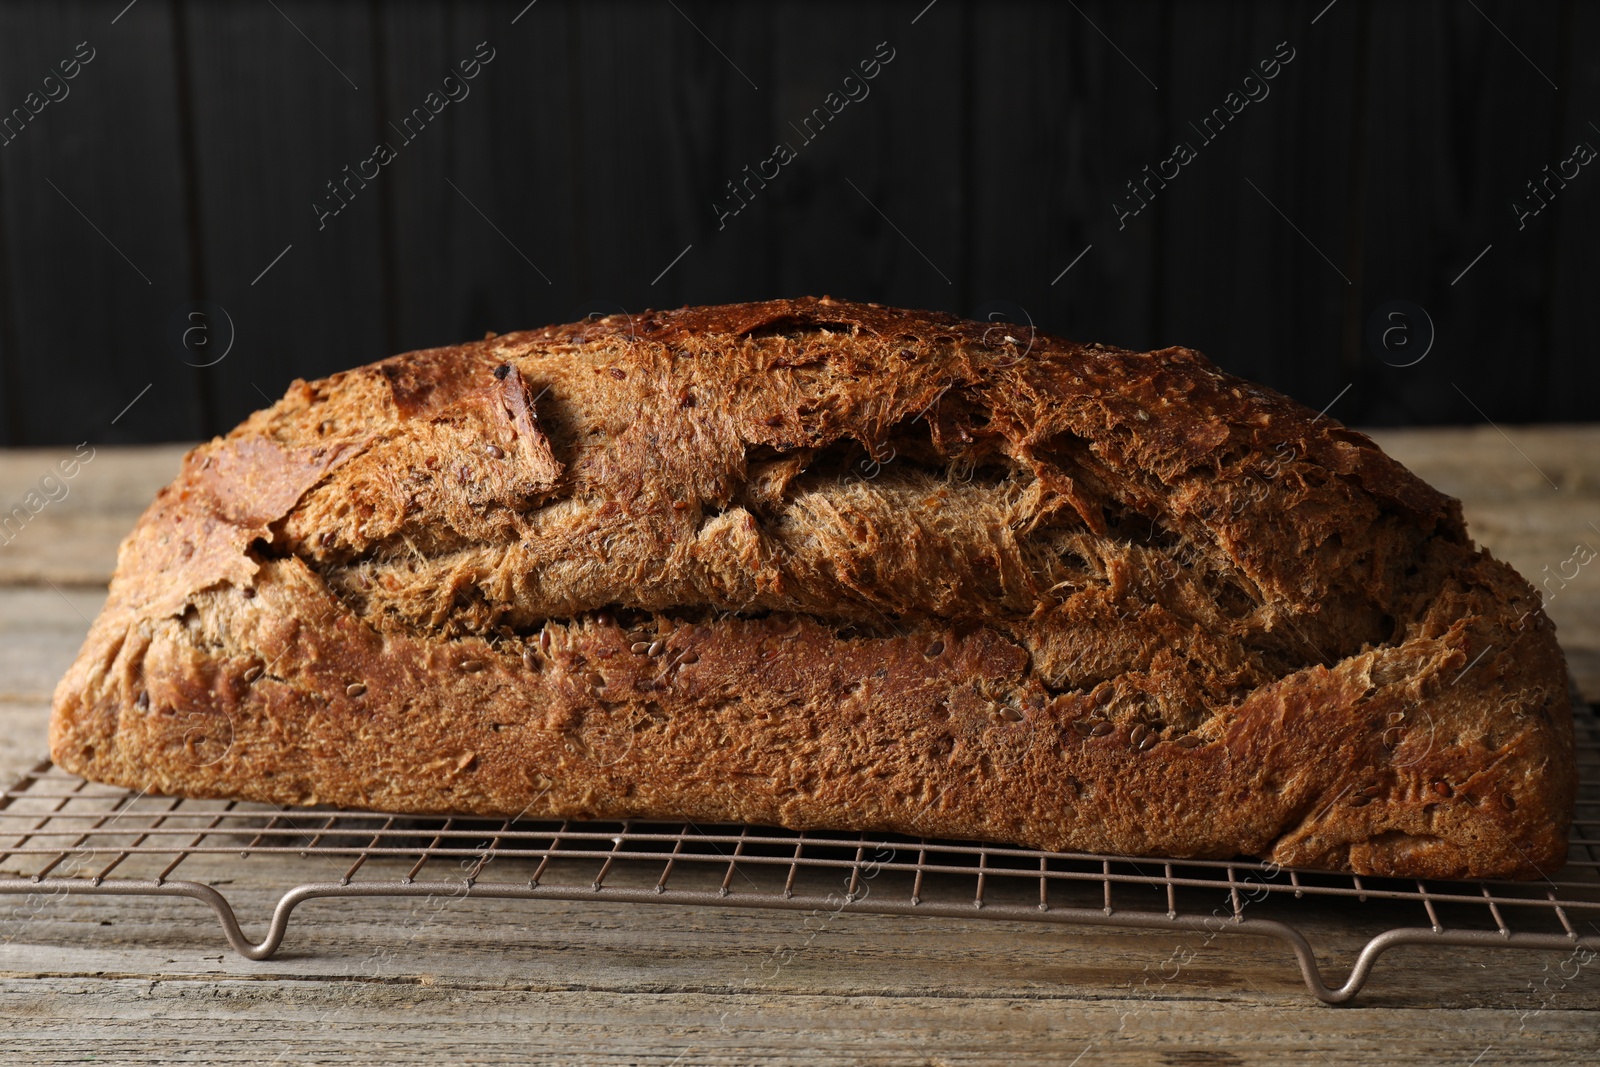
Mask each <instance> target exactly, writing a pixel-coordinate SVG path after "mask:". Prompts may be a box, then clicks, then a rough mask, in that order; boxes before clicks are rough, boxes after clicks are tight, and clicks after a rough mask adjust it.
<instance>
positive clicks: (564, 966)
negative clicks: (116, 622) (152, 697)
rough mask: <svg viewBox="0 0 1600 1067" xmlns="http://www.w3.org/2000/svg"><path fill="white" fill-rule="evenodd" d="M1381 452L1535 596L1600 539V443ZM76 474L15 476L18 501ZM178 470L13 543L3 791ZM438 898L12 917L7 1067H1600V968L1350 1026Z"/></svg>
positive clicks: (1379, 1011)
mask: <svg viewBox="0 0 1600 1067" xmlns="http://www.w3.org/2000/svg"><path fill="white" fill-rule="evenodd" d="M1375 436H1377V437H1378V439H1379V440H1380V442H1381V443H1382V444H1383V445H1384V447H1385V448H1387V449H1389V450H1390V451H1391V452H1392V453H1393V454H1395V455H1396V456H1398V457H1399V458H1400V459H1401V460H1402V461H1403V462H1405V463H1407V464H1408V465H1409V466H1411V467H1412V468H1413V469H1414V470H1416V471H1417V472H1418V473H1420V474H1422V475H1423V476H1424V477H1425V478H1427V479H1428V480H1430V481H1432V482H1433V483H1434V484H1435V485H1438V486H1439V487H1440V488H1442V489H1444V490H1446V491H1447V492H1450V493H1454V494H1455V495H1457V496H1459V497H1461V498H1462V499H1463V500H1464V501H1465V502H1466V510H1467V516H1468V519H1469V522H1470V523H1471V527H1472V531H1473V533H1474V535H1475V536H1476V537H1477V538H1478V540H1479V541H1481V542H1482V543H1484V544H1486V545H1488V546H1489V547H1490V548H1491V549H1492V550H1493V551H1494V553H1495V554H1496V555H1497V556H1501V557H1503V558H1505V559H1508V560H1510V561H1511V562H1512V563H1513V564H1514V565H1515V566H1516V567H1517V568H1518V569H1519V570H1521V571H1522V573H1523V574H1524V575H1527V576H1528V577H1530V578H1531V579H1532V580H1534V581H1535V582H1536V583H1538V582H1539V581H1541V579H1543V578H1544V577H1545V576H1547V575H1552V574H1559V573H1560V571H1561V569H1562V564H1563V562H1564V561H1566V560H1568V559H1569V557H1571V556H1572V554H1573V549H1574V547H1575V546H1576V545H1578V544H1588V545H1593V546H1596V547H1600V427H1558V428H1544V429H1528V430H1518V429H1507V430H1506V431H1505V432H1504V433H1502V432H1501V431H1499V430H1496V429H1494V428H1489V427H1484V428H1478V429H1467V430H1429V431H1385V432H1381V433H1378V434H1376V435H1375ZM70 451H71V450H70V449H59V450H56V449H52V450H42V451H29V452H11V453H5V454H0V502H4V503H5V507H6V508H7V509H9V508H10V507H11V506H12V504H13V503H15V502H20V501H21V500H22V498H23V497H24V495H25V494H26V493H27V492H28V491H29V489H32V488H34V487H36V486H37V483H38V480H39V478H40V477H41V476H42V475H44V474H46V473H49V471H50V470H51V468H52V466H53V465H54V464H55V463H56V462H57V461H58V460H60V459H61V458H63V457H64V456H66V455H67V454H69V453H70ZM181 454H182V449H181V448H177V447H164V448H142V449H121V450H118V449H110V448H102V449H100V450H99V451H98V452H97V453H96V454H95V457H94V459H93V460H92V461H91V462H90V464H89V465H88V466H86V467H84V468H83V469H82V471H81V472H80V473H79V475H78V476H77V477H76V478H75V479H73V480H72V481H71V482H70V483H68V485H69V493H68V495H67V496H66V497H65V498H64V499H61V500H58V501H53V502H50V503H48V504H47V505H46V506H45V507H44V508H43V509H42V510H41V511H39V513H38V514H37V515H35V516H34V517H33V518H32V519H31V520H30V521H29V522H28V523H27V524H26V525H25V526H24V527H23V528H22V529H21V530H20V531H18V532H16V535H15V537H14V538H13V539H12V540H11V541H10V542H9V543H7V544H4V545H0V602H3V604H4V608H5V610H4V611H0V629H3V634H4V636H3V639H0V668H3V669H0V773H4V774H5V775H6V777H7V778H8V779H9V778H10V777H11V776H13V775H15V774H16V773H17V772H19V771H21V770H22V769H24V768H25V767H27V766H28V765H30V764H31V763H33V762H34V761H35V760H36V759H38V758H39V756H41V755H42V754H43V753H44V751H45V729H46V720H47V716H48V701H49V695H50V692H51V689H52V688H53V687H54V684H55V681H56V679H57V677H59V676H60V674H61V672H62V671H63V669H64V668H65V667H66V665H67V664H68V662H69V661H70V660H71V658H72V656H73V654H74V653H75V652H76V650H77V647H78V644H79V642H80V641H81V640H82V637H83V634H84V632H85V631H86V630H87V628H88V626H89V622H90V620H91V619H93V617H94V615H95V613H96V611H98V609H99V605H100V602H101V600H102V599H103V597H104V583H105V582H106V580H107V578H108V577H109V575H110V571H111V568H112V565H113V562H114V558H115V545H116V541H117V539H118V538H119V537H120V536H121V535H122V534H123V533H124V532H126V530H127V529H128V528H129V526H131V524H132V523H133V521H134V519H135V517H136V516H137V514H138V512H139V510H140V509H141V508H143V506H144V505H145V504H146V503H147V502H148V501H149V499H150V498H151V496H153V494H154V493H155V491H156V489H157V488H159V487H160V486H161V485H162V484H164V483H165V482H166V481H167V480H168V479H169V478H170V477H171V476H172V475H173V473H174V472H175V471H176V470H177V466H178V460H179V457H180V456H181ZM58 495H59V494H58ZM1546 568H1549V570H1548V571H1547V570H1546ZM1570 572H1571V568H1570V566H1569V567H1568V568H1567V573H1570ZM1548 588H1549V589H1551V590H1553V591H1554V595H1553V597H1551V599H1550V600H1549V604H1548V607H1549V612H1550V614H1551V615H1552V616H1553V617H1554V619H1555V620H1556V622H1557V624H1558V626H1559V634H1560V636H1561V639H1562V641H1563V644H1564V645H1565V647H1566V649H1567V654H1568V658H1569V662H1570V663H1571V665H1572V668H1573V671H1574V674H1575V676H1576V677H1577V679H1578V681H1579V684H1580V686H1581V688H1582V689H1583V691H1584V692H1585V693H1586V694H1587V696H1588V697H1589V698H1590V699H1597V698H1600V565H1594V566H1589V567H1586V568H1584V569H1583V570H1582V571H1581V572H1580V573H1579V574H1578V575H1577V576H1576V577H1575V578H1572V579H1571V580H1570V581H1568V582H1566V584H1565V585H1560V586H1558V585H1557V584H1556V582H1554V581H1552V582H1551V583H1550V585H1549V587H1548ZM270 903H271V902H270V900H267V899H259V900H257V899H252V898H251V897H249V896H248V895H246V896H244V897H243V898H242V899H241V900H240V905H241V909H242V911H243V913H244V915H243V917H244V918H246V919H247V920H249V921H251V922H256V923H259V920H260V918H261V917H262V916H264V915H265V914H266V911H267V909H268V906H269V905H270ZM417 903H418V902H416V901H413V900H395V899H389V900H383V899H378V900H369V901H358V900H341V901H326V902H316V903H313V904H310V905H307V906H306V907H305V908H303V909H302V910H301V911H300V912H298V913H297V915H296V919H295V924H294V926H293V928H292V932H291V935H290V940H289V942H288V944H286V946H285V948H284V949H283V951H282V952H280V954H279V955H278V956H276V957H274V958H273V959H272V960H270V961H268V962H265V963H251V962H248V961H246V960H244V959H242V958H240V957H238V956H235V955H234V954H233V953H232V952H231V951H229V950H228V949H227V948H226V946H225V944H224V942H223V941H222V938H221V935H220V932H219V931H218V929H217V927H216V925H215V920H214V919H213V917H212V916H211V914H210V912H209V911H207V910H206V909H204V908H202V907H200V906H199V905H197V904H194V903H193V902H190V901H175V900H151V899H145V898H137V897H130V898H114V899H112V898H69V899H65V900H55V901H52V902H51V903H50V906H49V907H48V908H46V909H44V910H42V911H40V912H39V913H38V914H37V915H36V916H33V917H31V918H18V917H17V913H15V912H13V911H12V910H11V902H10V901H6V900H0V907H4V908H5V915H6V916H7V917H8V918H7V921H6V922H4V923H0V927H3V930H0V939H3V940H4V944H3V945H0V1048H5V1049H6V1050H7V1053H6V1057H5V1058H6V1060H7V1061H8V1062H18V1063H64V1062H69V1061H70V1062H74V1063H77V1062H82V1061H83V1060H85V1059H89V1058H92V1059H94V1060H95V1061H96V1062H127V1063H151V1064H167V1063H174V1062H188V1061H191V1060H194V1061H207V1062H212V1061H214V1062H227V1063H267V1062H271V1063H278V1064H300V1063H330V1062H331V1063H342V1062H369V1061H382V1062H389V1063H429V1064H438V1063H448V1062H462V1063H467V1062H488V1063H526V1062H539V1061H550V1060H555V1061H559V1062H574V1061H579V1062H596V1063H618V1064H622V1063H649V1064H680V1065H684V1067H687V1065H689V1064H697V1063H717V1064H724V1063H726V1064H734V1063H748V1062H755V1061H759V1062H829V1063H874V1064H875V1063H896V1064H901V1063H906V1064H930V1065H931V1064H956V1063H973V1064H978V1063H983V1064H989V1063H995V1062H997V1061H1004V1062H1007V1063H1012V1064H1023V1063H1052V1064H1063V1065H1065V1064H1073V1063H1077V1064H1081V1065H1082V1067H1090V1065H1094V1064H1108V1063H1118V1064H1120V1063H1152V1062H1153V1063H1162V1064H1254V1063H1262V1064H1265V1063H1285V1064H1289V1063H1316V1064H1330V1065H1331V1064H1358V1063H1359V1064H1363V1065H1370V1064H1381V1063H1401V1062H1427V1063H1436V1064H1460V1065H1463V1067H1465V1065H1468V1064H1480V1065H1484V1067H1487V1065H1490V1064H1502V1063H1593V1062H1596V1060H1597V1059H1600V978H1597V977H1596V974H1597V972H1600V961H1596V963H1592V964H1590V965H1588V966H1587V967H1585V968H1582V969H1581V970H1579V972H1578V973H1577V974H1576V975H1575V976H1574V977H1571V978H1567V977H1564V976H1562V975H1560V974H1558V970H1559V966H1558V965H1559V964H1560V963H1561V958H1560V956H1558V955H1557V954H1553V953H1552V954H1545V953H1526V954H1525V953H1510V952H1494V951H1489V950H1450V951H1448V952H1443V951H1439V950H1423V949H1398V950H1395V951H1393V952H1391V953H1390V954H1388V955H1386V956H1385V957H1384V958H1383V959H1382V960H1381V961H1380V963H1379V965H1378V968H1377V970H1376V972H1375V973H1374V976H1373V978H1372V980H1371V982H1370V983H1369V984H1368V986H1367V990H1366V991H1365V992H1364V993H1363V994H1362V995H1361V996H1360V997H1359V998H1358V1000H1357V1002H1356V1005H1355V1006H1352V1007H1346V1008H1328V1007H1323V1006H1321V1005H1320V1004H1318V1003H1316V1002H1315V1001H1314V1000H1312V999H1311V997H1310V996H1309V995H1308V994H1307V992H1306V990H1305V987H1304V986H1303V985H1302V984H1301V981H1300V978H1299V975H1298V972H1297V971H1296V970H1295V968H1294V966H1293V963H1292V960H1291V958H1290V956H1289V954H1288V953H1287V951H1285V950H1284V949H1283V948H1282V947H1281V946H1280V945H1278V944H1277V943H1273V942H1264V941H1263V942H1257V941H1255V940H1254V939H1247V938H1237V939H1219V940H1218V941H1217V942H1215V943H1213V944H1212V945H1210V946H1208V947H1206V948H1205V949H1204V950H1203V951H1201V952H1199V954H1198V955H1197V956H1196V958H1195V959H1194V960H1193V962H1192V963H1191V964H1189V965H1188V966H1187V967H1186V968H1184V969H1183V970H1182V972H1181V973H1180V974H1179V975H1178V977H1177V978H1176V979H1175V980H1173V981H1170V982H1157V983H1152V984H1151V986H1150V987H1146V986H1145V985H1144V984H1143V979H1144V978H1145V977H1147V976H1148V975H1149V974H1151V973H1152V972H1151V970H1149V968H1152V967H1155V966H1157V965H1159V964H1160V963H1161V961H1163V960H1164V959H1167V958H1168V957H1169V956H1170V955H1171V953H1172V952H1173V950H1174V949H1175V948H1176V947H1179V946H1176V945H1175V944H1174V943H1173V942H1174V941H1175V940H1176V939H1175V938H1174V937H1173V936H1172V935H1168V934H1150V933H1138V932H1134V931H1127V930H1111V929H1094V928H1073V927H1055V926H1044V925H1036V924H1028V923H1002V922H994V921H978V920H964V919H933V918H924V917H917V916H907V917H876V916H862V915H841V916H838V917H837V918H835V919H833V920H832V921H829V922H826V923H824V924H821V928H820V929H816V927H817V925H818V924H817V923H816V922H815V921H813V922H812V923H811V925H810V926H809V927H808V926H806V925H804V917H803V916H802V915H799V914H796V913H790V912H764V911H736V910H732V909H728V910H722V909H705V908H681V907H669V906H663V905H642V906H629V907H612V908H604V907H597V906H595V905H579V904H562V903H555V902H545V901H540V902H527V901H522V902H518V901H501V902H494V901H476V900H474V901H470V902H456V903H454V904H453V905H452V907H450V908H449V909H448V910H445V911H442V912H441V913H439V914H438V915H434V916H429V917H428V921H426V922H417V921H416V918H415V916H416V911H417V908H416V905H417ZM1384 919H1385V915H1384V913H1383V912H1382V910H1381V909H1377V910H1368V909H1367V908H1366V907H1359V908H1358V907H1351V908H1349V909H1347V913H1346V914H1339V913H1337V912H1335V911H1333V910H1330V909H1327V908H1323V909H1322V910H1321V911H1319V913H1318V916H1317V918H1316V919H1315V920H1314V921H1310V922H1307V923H1306V925H1307V926H1308V927H1309V928H1312V929H1313V931H1314V943H1315V944H1316V945H1317V946H1318V947H1319V948H1321V949H1326V950H1327V952H1328V955H1327V958H1325V959H1324V966H1325V967H1329V966H1332V965H1333V964H1336V963H1337V964H1348V962H1349V960H1350V959H1351V958H1352V957H1353V955H1354V952H1355V951H1356V950H1357V949H1358V948H1359V947H1360V945H1361V944H1362V943H1364V942H1365V940H1366V939H1367V938H1368V937H1369V936H1371V934H1372V933H1374V932H1376V931H1378V930H1381V929H1383V928H1384ZM785 946H788V947H791V948H796V949H797V952H796V955H795V956H794V958H793V960H792V962H790V963H789V965H788V966H786V967H785V968H783V969H782V971H781V972H780V973H779V974H778V975H777V976H776V977H774V978H770V979H768V978H766V977H765V974H764V972H763V969H762V967H761V966H760V964H761V961H763V960H766V959H767V958H769V957H770V956H771V954H772V953H773V951H774V950H775V949H780V948H782V947H785ZM1571 970H1572V968H1571V965H1570V964H1569V965H1568V967H1567V971H1568V973H1569V974H1570V973H1571ZM1151 989H1154V990H1155V991H1154V992H1151V991H1150V990H1151Z"/></svg>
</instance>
